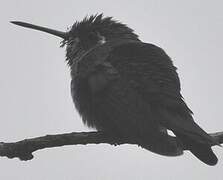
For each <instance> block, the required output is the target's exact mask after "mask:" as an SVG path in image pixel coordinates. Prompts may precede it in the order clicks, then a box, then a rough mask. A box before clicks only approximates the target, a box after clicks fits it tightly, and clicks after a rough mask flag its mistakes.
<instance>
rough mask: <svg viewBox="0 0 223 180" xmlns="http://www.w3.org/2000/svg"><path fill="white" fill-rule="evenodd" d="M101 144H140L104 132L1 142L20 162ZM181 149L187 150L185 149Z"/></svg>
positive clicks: (2, 152)
mask: <svg viewBox="0 0 223 180" xmlns="http://www.w3.org/2000/svg"><path fill="white" fill-rule="evenodd" d="M210 135H211V136H212V137H214V138H216V140H217V141H218V142H219V143H223V132H218V133H213V134H210ZM169 140H170V141H171V142H172V143H175V144H176V146H179V143H178V142H177V139H176V137H171V138H170V139H169ZM100 143H107V144H111V145H120V144H138V143H137V142H134V141H132V140H129V139H117V138H114V137H110V136H108V135H106V134H105V133H103V132H73V133H67V134H57V135H46V136H42V137H36V138H31V139H25V140H22V141H18V142H13V143H4V142H1V143H0V156H6V157H8V158H15V157H18V158H19V159H20V160H31V159H32V158H33V155H32V153H33V152H34V151H37V150H40V149H44V148H52V147H60V146H65V145H86V144H100ZM180 148H181V149H183V150H187V149H185V148H184V147H180ZM176 155H177V154H176ZM178 155H179V154H178Z"/></svg>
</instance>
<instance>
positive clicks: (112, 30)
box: [12, 14, 139, 66]
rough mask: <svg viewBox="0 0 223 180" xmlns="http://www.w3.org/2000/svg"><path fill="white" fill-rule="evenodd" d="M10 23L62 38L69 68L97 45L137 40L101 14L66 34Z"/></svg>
mask: <svg viewBox="0 0 223 180" xmlns="http://www.w3.org/2000/svg"><path fill="white" fill-rule="evenodd" d="M12 23H13V24H16V25H19V26H23V27H27V28H32V29H35V30H39V31H44V32H47V33H50V34H53V35H56V36H58V37H61V38H63V41H62V44H61V46H62V47H64V46H66V59H67V62H68V64H69V65H70V66H71V65H72V64H73V61H75V59H76V58H77V57H79V56H81V55H82V54H83V53H86V52H87V51H89V50H90V49H92V48H94V47H96V46H98V45H101V44H104V43H106V42H109V41H119V40H125V39H126V40H137V41H138V40H139V39H138V36H137V35H136V34H135V33H134V32H133V30H132V29H130V28H129V27H127V26H126V25H125V24H122V23H120V22H118V21H115V20H113V19H112V18H111V17H103V15H102V14H100V15H94V16H90V17H86V18H84V19H83V20H82V21H80V22H75V23H74V24H73V25H72V27H71V28H70V30H68V31H67V32H61V31H57V30H53V29H49V28H45V27H42V26H36V25H33V24H29V23H25V22H19V21H12Z"/></svg>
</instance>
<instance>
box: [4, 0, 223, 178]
mask: <svg viewBox="0 0 223 180" xmlns="http://www.w3.org/2000/svg"><path fill="white" fill-rule="evenodd" d="M222 10H223V2H222V1H220V0H213V1H208V0H187V1H178V0H174V1H173V0H169V1H165V0H163V1H161V0H144V1H143V0H137V1H130V0H123V1H114V0H109V1H106V0H100V1H97V0H94V1H91V0H79V1H77V0H63V1H55V0H44V1H36V0H35V1H34V0H27V1H25V0H17V1H16V0H14V1H12V0H8V1H2V2H1V7H0V22H1V28H0V39H1V42H0V49H1V54H0V57H1V60H0V109H1V111H0V122H1V126H0V141H17V140H21V139H24V138H28V137H35V136H42V135H46V134H55V133H65V132H72V131H88V129H87V128H86V127H84V126H83V124H82V122H81V119H80V117H79V116H78V114H77V112H76V110H75V108H74V105H73V103H72V100H71V96H70V74H69V69H68V67H67V65H66V63H65V62H64V59H65V58H64V57H65V52H64V50H65V49H62V48H59V45H60V44H59V43H60V39H59V38H57V37H53V36H51V35H47V34H45V33H40V32H37V31H32V30H28V29H24V28H21V27H18V26H15V25H12V24H10V23H9V21H11V20H22V21H27V22H32V23H35V24H39V25H43V26H48V27H51V28H56V29H59V30H66V29H67V27H68V26H70V25H72V24H73V23H74V22H75V20H81V19H82V18H83V17H85V16H86V15H87V14H88V15H91V14H95V13H101V12H103V13H104V14H105V15H106V16H114V17H115V19H118V20H120V21H121V22H124V23H126V24H128V25H129V26H130V27H131V28H133V29H135V32H136V33H138V34H139V35H140V39H141V40H143V41H145V42H150V43H154V44H156V45H158V46H161V47H162V48H163V49H164V50H165V51H166V52H167V53H168V54H169V55H170V56H171V57H172V59H173V61H174V64H175V65H176V66H177V67H178V72H179V74H180V78H181V83H182V93H183V95H184V97H185V99H186V102H187V104H188V105H189V107H191V109H192V110H193V111H194V113H195V120H196V122H198V124H200V125H201V126H202V127H203V128H204V129H205V130H206V131H208V132H215V131H221V130H223V118H222V111H223V110H222V102H223V96H222V92H223V81H222V77H223V71H222V68H223V67H222V66H223V54H222V52H223V45H222V43H223V34H222V33H223V11H222ZM213 149H214V151H215V153H216V154H217V156H218V158H219V163H218V164H217V165H216V166H214V167H210V166H207V165H205V164H203V163H202V162H200V161H199V160H197V159H196V158H195V157H194V156H193V155H192V154H191V153H189V152H185V154H184V155H183V156H181V157H175V158H174V157H172V158H170V157H164V156H159V155H156V154H153V153H151V152H149V151H146V150H143V149H141V148H138V147H137V146H134V145H122V146H117V147H113V146H110V145H106V144H102V145H87V146H81V145H78V146H69V147H61V148H52V149H45V150H41V151H38V152H36V153H35V154H34V155H35V158H34V159H33V160H31V161H27V162H22V161H19V160H18V159H12V160H10V159H7V158H0V179H4V180H13V179H16V180H51V179H52V180H73V179H77V180H88V179H91V180H124V179H126V180H135V179H139V180H144V179H168V180H179V179H180V180H188V179H196V180H198V179H201V180H209V179H215V180H221V179H223V149H222V148H220V147H214V148H213Z"/></svg>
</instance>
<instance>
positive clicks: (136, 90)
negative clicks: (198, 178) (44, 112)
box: [12, 14, 218, 165]
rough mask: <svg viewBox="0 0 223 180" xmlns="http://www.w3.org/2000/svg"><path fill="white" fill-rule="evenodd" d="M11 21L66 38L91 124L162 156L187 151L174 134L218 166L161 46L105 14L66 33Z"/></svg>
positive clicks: (80, 104)
mask: <svg viewBox="0 0 223 180" xmlns="http://www.w3.org/2000/svg"><path fill="white" fill-rule="evenodd" d="M12 23H14V24H16V25H20V26H24V27H28V28H32V29H36V30H40V31H44V32H47V33H50V34H53V35H56V36H59V37H61V38H63V41H62V46H66V60H67V63H68V65H69V67H70V70H71V78H72V80H71V94H72V98H73V101H74V104H75V106H76V109H77V110H78V112H79V113H80V115H81V116H82V119H83V122H84V123H85V124H86V125H88V126H89V127H93V128H96V129H97V130H98V131H104V132H106V133H108V134H109V135H111V136H114V137H120V138H128V139H133V140H134V141H136V142H137V143H138V144H139V145H141V146H142V147H144V148H146V149H148V150H150V151H152V152H155V153H158V154H161V155H167V156H176V155H180V154H182V153H183V150H182V149H181V150H179V147H177V146H176V144H172V143H171V141H169V138H170V135H169V134H168V132H167V130H171V131H172V132H173V133H174V134H175V135H176V138H177V140H178V142H179V144H181V145H182V146H184V147H186V148H187V149H189V150H190V151H191V153H193V154H194V155H195V156H196V157H197V158H198V159H200V160H201V161H203V162H204V163H206V164H208V165H215V164H216V163H217V161H218V159H217V157H216V156H215V154H214V153H213V151H212V149H211V146H212V145H217V144H218V142H217V141H216V140H215V139H214V138H212V137H211V136H210V135H208V134H207V133H206V132H205V131H204V130H203V129H201V128H200V127H199V126H198V125H197V124H196V123H195V122H194V120H193V117H192V111H191V110H190V109H189V108H188V106H187V105H186V103H185V102H184V100H183V97H182V95H181V92H180V90H181V89H180V81H179V77H178V74H177V72H176V67H175V66H174V65H173V63H172V60H171V59H170V57H169V56H168V55H167V54H166V53H165V52H164V50H162V49H161V48H160V47H158V46H156V45H153V44H149V43H144V42H142V41H141V40H140V39H139V38H138V35H137V34H135V33H134V31H133V30H132V29H130V28H129V27H128V26H126V25H125V24H122V23H120V22H118V21H115V20H113V18H111V17H104V16H103V15H102V14H99V15H94V16H90V17H86V18H84V19H83V20H82V21H81V22H75V23H74V24H73V26H72V27H71V28H70V29H69V30H68V31H67V32H61V31H56V30H52V29H49V28H45V27H41V26H36V25H33V24H29V23H25V22H19V21H12Z"/></svg>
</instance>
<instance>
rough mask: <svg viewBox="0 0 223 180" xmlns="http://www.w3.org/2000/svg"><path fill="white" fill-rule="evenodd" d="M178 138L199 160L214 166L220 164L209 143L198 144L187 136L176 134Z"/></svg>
mask: <svg viewBox="0 0 223 180" xmlns="http://www.w3.org/2000/svg"><path fill="white" fill-rule="evenodd" d="M174 133H175V134H176V136H177V137H178V138H179V139H180V140H181V141H182V143H183V144H184V146H186V147H187V149H188V150H190V151H191V153H193V154H194V155H195V156H196V157H197V158H198V159H200V160H201V161H202V162H204V163H205V164H207V165H210V166H214V165H216V164H217V162H218V158H217V157H216V155H215V154H214V152H213V151H212V149H211V145H210V144H209V143H208V142H207V143H206V144H205V143H204V142H203V143H201V142H198V141H196V139H192V138H191V137H188V136H187V135H185V134H180V133H177V132H174Z"/></svg>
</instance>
